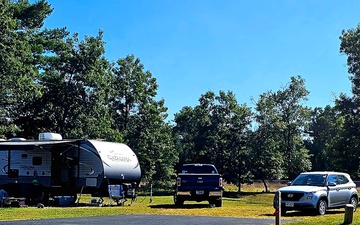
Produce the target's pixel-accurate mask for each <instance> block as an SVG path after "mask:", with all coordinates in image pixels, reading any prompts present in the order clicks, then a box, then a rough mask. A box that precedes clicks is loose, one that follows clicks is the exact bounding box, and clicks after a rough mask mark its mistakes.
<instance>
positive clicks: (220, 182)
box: [219, 177, 223, 187]
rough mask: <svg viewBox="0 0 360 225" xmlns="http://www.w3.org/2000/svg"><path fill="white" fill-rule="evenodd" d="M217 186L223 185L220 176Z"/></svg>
mask: <svg viewBox="0 0 360 225" xmlns="http://www.w3.org/2000/svg"><path fill="white" fill-rule="evenodd" d="M219 186H220V187H222V186H223V182H222V177H220V178H219Z"/></svg>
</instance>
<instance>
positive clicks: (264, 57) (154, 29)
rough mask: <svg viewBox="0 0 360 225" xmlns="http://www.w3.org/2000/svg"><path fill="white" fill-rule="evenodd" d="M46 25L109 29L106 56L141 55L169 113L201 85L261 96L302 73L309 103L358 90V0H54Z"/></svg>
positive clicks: (241, 97)
mask: <svg viewBox="0 0 360 225" xmlns="http://www.w3.org/2000/svg"><path fill="white" fill-rule="evenodd" d="M48 2H49V3H50V4H51V5H52V7H53V8H54V11H53V13H52V14H51V15H50V17H49V18H47V19H46V21H45V27H46V28H56V27H67V28H68V30H69V31H70V32H72V33H74V32H77V33H79V35H80V37H81V38H83V37H84V36H85V35H93V36H95V35H97V33H98V31H99V30H103V31H104V38H103V39H104V41H105V42H106V45H105V48H106V54H105V56H106V58H108V59H109V60H111V61H115V60H117V59H119V58H124V57H126V55H129V54H134V55H135V56H136V57H137V58H140V60H141V63H142V64H143V65H144V66H145V70H149V71H150V72H151V73H152V75H153V77H155V78H156V79H157V83H158V84H159V89H158V98H163V99H165V106H167V107H168V108H169V110H168V113H169V118H168V119H170V120H172V119H173V114H175V113H178V112H179V111H180V110H181V109H182V107H184V106H192V107H193V106H195V105H197V104H198V99H199V98H200V96H201V94H204V93H205V92H207V91H214V92H215V93H216V94H218V93H219V90H223V91H232V92H234V93H235V95H236V98H237V100H238V103H240V104H243V103H245V104H247V105H248V106H249V107H252V108H253V104H252V102H251V98H254V99H258V97H259V95H260V94H262V93H264V92H267V91H269V90H272V91H277V90H280V89H281V87H283V86H285V85H286V84H288V83H289V82H290V77H291V76H297V75H300V76H301V77H303V78H304V79H305V80H306V88H307V89H308V90H309V91H310V95H309V96H308V97H309V100H308V101H307V102H306V103H305V105H307V106H310V107H324V106H326V105H333V99H334V96H338V94H339V93H341V92H343V93H347V94H349V93H350V89H351V83H350V81H349V79H348V76H349V74H348V73H347V66H346V56H344V55H341V54H340V53H339V47H340V40H339V36H340V35H341V31H342V30H343V29H350V28H356V27H357V25H358V24H359V22H360V13H359V12H360V1H358V0H342V1H340V0H336V1H335V0H248V1H245V0H168V1H165V0H152V1H149V0H131V1H125V0H106V1H98V0H48Z"/></svg>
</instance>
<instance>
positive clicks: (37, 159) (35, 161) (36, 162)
mask: <svg viewBox="0 0 360 225" xmlns="http://www.w3.org/2000/svg"><path fill="white" fill-rule="evenodd" d="M32 164H33V165H34V166H40V165H41V164H42V157H40V156H34V157H33V159H32Z"/></svg>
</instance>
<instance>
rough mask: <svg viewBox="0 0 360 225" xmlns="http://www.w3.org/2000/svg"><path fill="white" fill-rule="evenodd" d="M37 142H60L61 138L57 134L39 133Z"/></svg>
mask: <svg viewBox="0 0 360 225" xmlns="http://www.w3.org/2000/svg"><path fill="white" fill-rule="evenodd" d="M39 140H44V141H60V140H62V136H61V135H60V134H57V133H40V134H39Z"/></svg>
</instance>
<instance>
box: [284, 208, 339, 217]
mask: <svg viewBox="0 0 360 225" xmlns="http://www.w3.org/2000/svg"><path fill="white" fill-rule="evenodd" d="M326 214H327V215H336V214H344V211H339V210H335V211H333V210H329V211H326ZM301 216H320V215H318V214H317V213H316V212H315V211H288V212H286V214H285V215H281V217H285V218H286V217H301Z"/></svg>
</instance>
